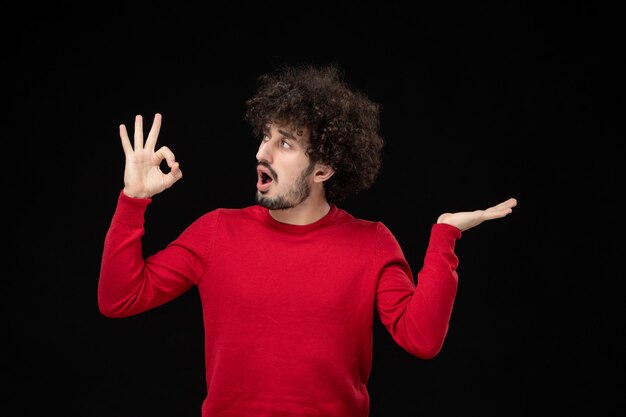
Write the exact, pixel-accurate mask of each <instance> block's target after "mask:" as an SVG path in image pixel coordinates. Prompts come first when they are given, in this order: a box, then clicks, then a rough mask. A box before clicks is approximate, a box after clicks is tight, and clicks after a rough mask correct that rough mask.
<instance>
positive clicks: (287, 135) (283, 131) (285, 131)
mask: <svg viewBox="0 0 626 417" xmlns="http://www.w3.org/2000/svg"><path fill="white" fill-rule="evenodd" d="M277 130H278V133H280V134H281V135H283V136H286V137H288V138H289V139H292V140H295V141H296V142H297V141H298V138H297V137H296V136H295V135H294V134H293V133H291V132H289V131H288V130H283V129H277Z"/></svg>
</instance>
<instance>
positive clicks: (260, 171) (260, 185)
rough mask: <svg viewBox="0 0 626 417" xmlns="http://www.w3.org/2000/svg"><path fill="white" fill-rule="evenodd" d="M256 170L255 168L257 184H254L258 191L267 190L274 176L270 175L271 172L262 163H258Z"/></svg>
mask: <svg viewBox="0 0 626 417" xmlns="http://www.w3.org/2000/svg"><path fill="white" fill-rule="evenodd" d="M256 170H257V184H256V186H257V189H258V190H259V191H267V190H268V189H269V187H270V185H271V184H272V182H274V178H273V177H272V174H271V172H270V170H269V168H267V167H265V166H263V165H258V166H257V169H256Z"/></svg>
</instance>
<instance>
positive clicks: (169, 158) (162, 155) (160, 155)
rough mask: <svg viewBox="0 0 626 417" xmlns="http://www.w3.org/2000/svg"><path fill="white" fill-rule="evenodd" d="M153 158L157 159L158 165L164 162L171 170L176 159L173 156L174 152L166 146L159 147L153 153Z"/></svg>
mask: <svg viewBox="0 0 626 417" xmlns="http://www.w3.org/2000/svg"><path fill="white" fill-rule="evenodd" d="M154 155H155V157H156V158H157V161H158V163H161V161H162V160H164V159H165V160H166V162H167V166H168V167H169V168H170V169H172V166H174V163H175V162H176V157H175V156H174V152H172V151H171V150H170V148H168V147H167V146H161V147H160V148H159V149H158V150H157V151H156V152H155V153H154Z"/></svg>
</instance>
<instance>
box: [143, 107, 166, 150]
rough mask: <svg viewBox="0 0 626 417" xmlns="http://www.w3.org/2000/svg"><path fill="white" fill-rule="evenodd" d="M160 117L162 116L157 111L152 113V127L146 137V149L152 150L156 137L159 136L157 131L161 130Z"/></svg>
mask: <svg viewBox="0 0 626 417" xmlns="http://www.w3.org/2000/svg"><path fill="white" fill-rule="evenodd" d="M161 119H162V117H161V115H160V114H159V113H156V114H155V115H154V120H153V121H152V127H151V128H150V132H149V133H148V137H147V138H146V149H149V150H153V149H154V147H155V146H156V142H157V138H158V137H159V132H160V130H161Z"/></svg>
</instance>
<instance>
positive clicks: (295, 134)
mask: <svg viewBox="0 0 626 417" xmlns="http://www.w3.org/2000/svg"><path fill="white" fill-rule="evenodd" d="M265 129H266V130H267V131H274V130H275V131H277V132H279V133H281V134H283V135H285V136H287V137H292V138H293V139H295V140H297V141H299V142H308V140H309V131H308V129H307V128H306V127H297V126H294V125H292V124H288V123H282V122H280V121H269V122H267V123H266V124H265Z"/></svg>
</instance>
